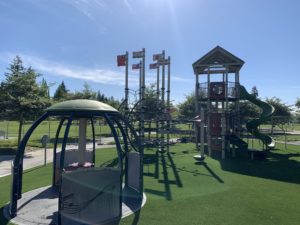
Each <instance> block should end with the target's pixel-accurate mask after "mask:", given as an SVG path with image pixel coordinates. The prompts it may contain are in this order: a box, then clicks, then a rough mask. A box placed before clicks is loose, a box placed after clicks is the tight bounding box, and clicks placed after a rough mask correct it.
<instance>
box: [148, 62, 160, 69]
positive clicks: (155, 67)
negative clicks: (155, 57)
mask: <svg viewBox="0 0 300 225" xmlns="http://www.w3.org/2000/svg"><path fill="white" fill-rule="evenodd" d="M157 67H158V65H157V63H152V64H150V65H149V68H150V70H152V69H157Z"/></svg>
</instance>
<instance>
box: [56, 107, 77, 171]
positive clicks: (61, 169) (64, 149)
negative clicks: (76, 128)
mask: <svg viewBox="0 0 300 225" xmlns="http://www.w3.org/2000/svg"><path fill="white" fill-rule="evenodd" d="M73 117H74V113H71V115H70V117H69V119H68V123H67V126H66V130H65V134H64V139H63V143H62V146H61V153H60V162H59V167H60V168H59V169H60V174H62V171H63V167H64V162H65V153H66V145H67V140H68V136H69V130H70V126H71V124H72V121H73Z"/></svg>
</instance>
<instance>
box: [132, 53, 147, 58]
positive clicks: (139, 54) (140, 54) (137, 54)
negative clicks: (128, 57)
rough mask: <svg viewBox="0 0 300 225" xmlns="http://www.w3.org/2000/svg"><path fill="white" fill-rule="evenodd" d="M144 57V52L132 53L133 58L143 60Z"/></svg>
mask: <svg viewBox="0 0 300 225" xmlns="http://www.w3.org/2000/svg"><path fill="white" fill-rule="evenodd" d="M143 57H144V51H139V52H132V58H143Z"/></svg>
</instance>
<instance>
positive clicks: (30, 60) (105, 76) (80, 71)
mask: <svg viewBox="0 0 300 225" xmlns="http://www.w3.org/2000/svg"><path fill="white" fill-rule="evenodd" d="M15 55H20V56H21V58H22V60H23V63H24V65H25V66H32V68H34V69H35V70H37V71H38V72H40V73H42V74H47V75H48V76H59V77H68V78H75V79H80V80H86V81H91V82H95V83H100V84H113V85H124V82H125V81H124V80H125V78H124V77H125V75H124V72H122V71H117V70H112V69H100V68H95V69H90V68H84V67H78V66H74V65H66V64H61V63H58V62H53V61H50V60H46V59H42V58H40V57H36V56H32V55H26V54H15V53H6V54H0V60H1V61H2V62H5V63H10V62H11V61H12V59H13V58H14V57H15ZM129 82H130V84H131V85H133V86H137V85H138V82H139V80H138V76H137V74H130V75H129Z"/></svg>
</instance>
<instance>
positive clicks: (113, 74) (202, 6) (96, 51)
mask: <svg viewBox="0 0 300 225" xmlns="http://www.w3.org/2000/svg"><path fill="white" fill-rule="evenodd" d="M299 10H300V1H297V0H287V1H282V0H272V1H271V0H265V1H259V0H252V1H245V0H227V1H225V0H173V1H172V0H1V1H0V30H1V34H0V40H1V44H0V80H3V79H4V75H3V74H4V72H5V71H6V69H7V67H8V65H9V63H10V62H11V60H12V58H14V56H15V55H17V54H18V55H20V56H21V58H22V59H23V62H24V64H25V65H27V66H32V67H33V68H35V69H36V70H37V71H38V72H40V73H41V74H43V77H44V78H45V79H46V80H47V81H48V82H50V83H55V84H56V85H54V86H53V87H51V93H53V92H54V90H55V89H56V87H57V84H59V83H60V82H61V81H62V80H64V81H65V84H66V86H67V88H68V89H70V90H72V91H74V90H81V89H82V88H83V84H84V82H87V83H88V84H90V85H91V87H92V88H93V89H94V90H100V91H101V92H102V93H105V94H106V95H108V96H114V97H116V98H118V99H121V98H122V97H123V96H124V68H118V67H117V66H116V55H118V54H123V53H125V51H129V52H132V51H138V50H141V49H142V48H143V47H144V48H146V57H147V58H146V64H147V65H148V64H149V63H152V54H154V53H160V52H161V51H162V50H163V49H164V50H165V51H166V55H167V56H171V61H172V66H171V74H172V84H171V99H172V100H174V101H175V103H178V102H182V101H183V100H184V98H185V95H187V94H190V93H191V92H192V91H194V85H195V77H194V74H193V70H192V63H193V62H195V61H196V60H197V59H198V58H200V57H201V56H203V55H204V54H205V53H206V52H208V51H209V50H211V49H212V48H214V47H215V46H217V45H220V46H221V47H223V48H225V49H226V50H228V51H230V52H231V53H233V54H234V55H236V56H238V57H239V58H241V59H243V60H244V61H245V62H246V63H245V65H244V66H243V68H242V70H241V73H240V74H241V75H240V81H241V84H243V85H244V86H245V87H246V88H247V89H248V90H249V91H250V90H251V87H253V86H254V85H256V86H257V88H258V91H259V95H260V96H261V97H262V98H265V97H272V96H277V97H279V98H281V99H282V100H283V102H285V103H287V104H294V102H295V100H296V97H300V93H299V90H300V79H299V71H298V67H299V65H300V57H299V53H298V52H300V44H299V40H300V23H299V21H300V14H299ZM136 62H137V60H136V59H130V64H132V63H136ZM137 75H138V74H137V73H136V72H133V71H130V88H131V89H133V90H136V89H137V83H138V78H137ZM146 76H147V77H146V82H147V83H150V82H154V80H155V72H154V71H149V70H147V71H146ZM132 97H133V96H132Z"/></svg>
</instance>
